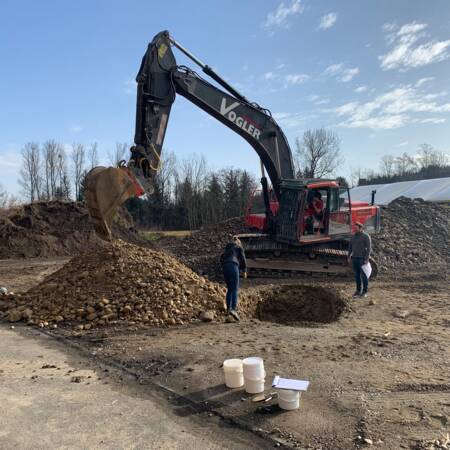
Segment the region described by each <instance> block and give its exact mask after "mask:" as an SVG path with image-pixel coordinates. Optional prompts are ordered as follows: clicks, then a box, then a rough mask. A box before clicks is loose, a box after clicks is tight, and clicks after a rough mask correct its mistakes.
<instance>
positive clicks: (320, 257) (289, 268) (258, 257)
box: [238, 234, 378, 278]
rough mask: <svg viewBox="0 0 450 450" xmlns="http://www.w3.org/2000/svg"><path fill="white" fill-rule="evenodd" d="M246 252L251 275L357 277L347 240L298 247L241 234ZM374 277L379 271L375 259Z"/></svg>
mask: <svg viewBox="0 0 450 450" xmlns="http://www.w3.org/2000/svg"><path fill="white" fill-rule="evenodd" d="M238 237H239V239H240V240H241V242H242V245H243V247H244V250H245V254H246V260H247V267H248V270H249V276H253V277H265V278H267V277H269V278H292V277H296V276H298V275H299V274H308V275H311V276H312V275H320V276H324V275H331V276H343V277H350V276H352V274H353V271H352V268H351V266H350V265H349V264H348V262H347V246H348V242H347V241H345V240H342V241H335V242H327V243H324V244H309V245H304V246H294V245H289V244H284V243H280V242H276V241H274V240H273V239H271V238H270V236H269V235H267V234H241V235H238ZM370 262H371V265H372V275H371V278H375V277H376V275H377V272H378V266H377V263H376V262H375V261H374V260H373V259H372V258H371V259H370Z"/></svg>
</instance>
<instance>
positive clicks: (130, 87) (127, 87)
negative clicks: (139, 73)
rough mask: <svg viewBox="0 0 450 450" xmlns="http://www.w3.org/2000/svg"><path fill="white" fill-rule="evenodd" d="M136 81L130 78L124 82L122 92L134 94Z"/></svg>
mask: <svg viewBox="0 0 450 450" xmlns="http://www.w3.org/2000/svg"><path fill="white" fill-rule="evenodd" d="M136 85H137V83H136V80H134V79H132V78H130V79H129V80H126V81H124V82H123V86H124V88H123V90H124V92H125V94H129V95H131V94H136Z"/></svg>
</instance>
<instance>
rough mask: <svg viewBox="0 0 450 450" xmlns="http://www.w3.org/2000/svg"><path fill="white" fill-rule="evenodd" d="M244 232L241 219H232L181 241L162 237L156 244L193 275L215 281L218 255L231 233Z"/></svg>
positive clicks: (206, 228) (217, 270)
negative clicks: (187, 268)
mask: <svg viewBox="0 0 450 450" xmlns="http://www.w3.org/2000/svg"><path fill="white" fill-rule="evenodd" d="M248 232H249V230H248V228H247V226H246V224H245V222H244V219H243V218H241V217H235V218H233V219H228V220H224V221H223V222H220V223H218V224H215V225H212V226H210V227H205V228H203V229H201V230H198V231H194V232H193V233H192V234H191V235H190V236H186V237H183V238H176V237H164V238H162V239H160V240H159V241H158V242H157V245H158V246H159V248H161V249H163V250H165V251H168V252H169V253H171V254H172V255H174V256H175V257H176V258H178V259H179V260H180V261H181V262H182V263H183V264H186V265H187V266H188V267H190V268H191V269H192V270H194V271H195V272H197V273H201V274H203V275H207V276H208V277H210V278H216V277H217V276H219V275H220V274H221V268H220V255H221V254H222V252H223V249H224V247H225V245H226V244H227V243H228V242H229V241H230V240H231V238H232V237H233V236H234V235H235V234H240V233H248Z"/></svg>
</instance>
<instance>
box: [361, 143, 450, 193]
mask: <svg viewBox="0 0 450 450" xmlns="http://www.w3.org/2000/svg"><path fill="white" fill-rule="evenodd" d="M445 177H450V155H449V154H447V153H444V152H441V151H439V150H436V149H434V148H433V147H432V146H431V145H429V144H421V145H420V146H419V149H418V150H417V151H416V153H415V154H413V155H410V154H409V153H407V152H404V153H403V154H402V155H400V156H393V155H384V156H383V157H382V158H381V162H380V168H379V171H374V170H361V169H357V170H356V171H354V173H353V174H352V181H353V184H354V185H358V186H364V185H369V184H385V183H396V182H399V181H413V180H426V179H433V178H445Z"/></svg>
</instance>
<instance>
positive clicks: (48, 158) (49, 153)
mask: <svg viewBox="0 0 450 450" xmlns="http://www.w3.org/2000/svg"><path fill="white" fill-rule="evenodd" d="M61 151H63V149H62V145H61V144H60V143H58V142H55V141H54V140H48V141H46V142H44V145H43V146H42V157H43V160H44V161H43V166H44V167H43V172H44V174H43V183H44V187H45V196H46V198H47V199H53V198H55V196H56V188H57V184H56V183H57V177H58V164H59V161H58V160H59V154H60V152H61Z"/></svg>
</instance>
